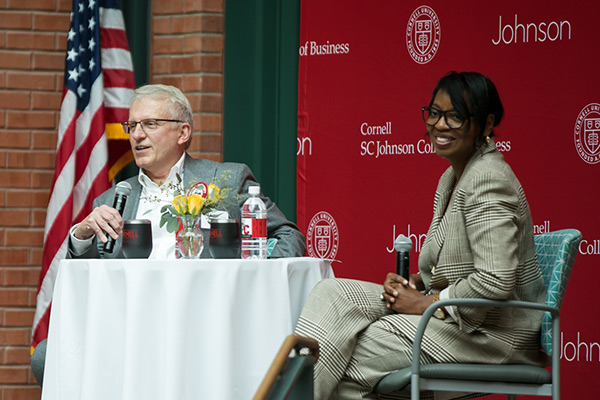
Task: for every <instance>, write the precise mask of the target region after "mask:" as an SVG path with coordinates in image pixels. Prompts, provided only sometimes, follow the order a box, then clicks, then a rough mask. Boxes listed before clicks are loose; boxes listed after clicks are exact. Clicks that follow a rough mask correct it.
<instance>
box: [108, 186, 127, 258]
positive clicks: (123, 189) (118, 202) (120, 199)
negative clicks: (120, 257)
mask: <svg viewBox="0 0 600 400" xmlns="http://www.w3.org/2000/svg"><path fill="white" fill-rule="evenodd" d="M130 193H131V185H130V184H129V183H127V182H119V183H117V187H116V189H115V200H114V202H113V208H114V209H115V210H117V211H118V212H119V214H121V216H123V210H124V209H125V203H126V202H127V196H129V194H130ZM114 248H115V240H114V239H113V238H112V237H111V236H110V235H108V241H107V242H106V243H104V251H105V252H106V253H112V252H113V249H114Z"/></svg>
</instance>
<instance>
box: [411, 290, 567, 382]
mask: <svg viewBox="0 0 600 400" xmlns="http://www.w3.org/2000/svg"><path fill="white" fill-rule="evenodd" d="M445 306H469V307H515V308H529V309H533V310H541V311H546V312H549V313H550V315H551V316H552V340H553V341H554V344H553V347H554V348H559V346H560V343H558V340H559V339H558V336H559V335H558V332H559V330H560V310H559V309H558V308H556V307H552V306H549V305H547V304H539V303H533V302H528V301H518V300H490V299H455V298H453V299H444V300H438V301H436V302H434V303H432V304H431V305H430V306H429V307H427V308H426V309H425V311H424V312H423V316H422V318H421V321H420V322H419V325H418V327H417V331H416V333H415V340H414V342H413V354H412V365H411V375H413V376H414V375H417V376H418V375H419V370H420V362H419V359H420V355H421V342H422V341H423V335H424V334H425V329H426V328H427V324H428V323H429V320H430V319H431V317H432V316H433V313H434V312H435V310H437V309H438V308H439V307H445ZM553 365H554V357H553Z"/></svg>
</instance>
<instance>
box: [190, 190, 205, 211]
mask: <svg viewBox="0 0 600 400" xmlns="http://www.w3.org/2000/svg"><path fill="white" fill-rule="evenodd" d="M187 201H188V204H187V205H188V210H189V213H190V214H192V215H193V216H196V215H198V214H200V212H201V211H202V206H203V205H204V197H202V196H200V195H199V194H193V195H191V196H188V198H187Z"/></svg>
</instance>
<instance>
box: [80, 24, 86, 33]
mask: <svg viewBox="0 0 600 400" xmlns="http://www.w3.org/2000/svg"><path fill="white" fill-rule="evenodd" d="M84 31H85V28H84V27H83V25H79V33H83V32H84Z"/></svg>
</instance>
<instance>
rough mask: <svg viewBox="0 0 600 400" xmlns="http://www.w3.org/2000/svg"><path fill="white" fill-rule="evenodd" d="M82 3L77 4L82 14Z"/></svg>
mask: <svg viewBox="0 0 600 400" xmlns="http://www.w3.org/2000/svg"><path fill="white" fill-rule="evenodd" d="M83 7H84V6H83V3H79V12H80V13H82V12H83V10H84V8H83Z"/></svg>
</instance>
